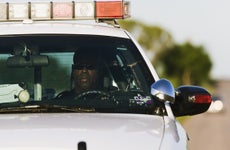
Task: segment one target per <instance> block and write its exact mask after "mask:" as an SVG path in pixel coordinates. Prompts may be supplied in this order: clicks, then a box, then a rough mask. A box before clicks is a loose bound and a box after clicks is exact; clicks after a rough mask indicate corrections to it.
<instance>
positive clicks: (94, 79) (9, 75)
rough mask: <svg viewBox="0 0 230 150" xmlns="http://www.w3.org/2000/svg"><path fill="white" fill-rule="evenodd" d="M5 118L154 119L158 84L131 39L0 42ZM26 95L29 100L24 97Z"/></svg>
mask: <svg viewBox="0 0 230 150" xmlns="http://www.w3.org/2000/svg"><path fill="white" fill-rule="evenodd" d="M0 53H1V54H0V67H1V69H0V107H1V112H4V113H5V112H24V111H26V112H43V111H44V112H53V111H54V112H55V111H90V112H119V113H122V112H124V113H151V114H152V113H153V112H152V111H153V108H154V107H158V106H159V104H158V102H156V101H155V100H154V99H153V97H152V96H151V95H150V92H149V91H150V85H151V84H152V83H153V82H154V79H153V77H152V76H151V74H150V71H149V69H148V67H147V65H146V64H145V62H144V60H143V58H142V56H141V54H140V53H139V51H138V50H137V48H136V46H135V45H134V44H133V42H132V41H131V40H130V39H124V38H114V37H104V36H89V35H87V36H86V35H15V36H4V37H0ZM22 91H24V92H25V91H26V92H28V94H25V93H24V94H22V93H23V92H22Z"/></svg>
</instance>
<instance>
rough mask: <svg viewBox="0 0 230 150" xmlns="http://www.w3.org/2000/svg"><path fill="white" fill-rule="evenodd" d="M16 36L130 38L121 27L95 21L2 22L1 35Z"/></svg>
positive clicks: (0, 26)
mask: <svg viewBox="0 0 230 150" xmlns="http://www.w3.org/2000/svg"><path fill="white" fill-rule="evenodd" d="M16 34H89V35H103V36H112V37H121V38H129V37H128V35H127V34H126V32H125V31H124V30H123V29H121V28H119V27H115V26H113V25H109V24H106V23H97V22H95V21H32V20H27V21H24V22H0V35H16Z"/></svg>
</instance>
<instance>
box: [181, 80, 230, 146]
mask: <svg viewBox="0 0 230 150" xmlns="http://www.w3.org/2000/svg"><path fill="white" fill-rule="evenodd" d="M217 92H218V94H220V95H221V96H222V98H223V100H224V104H225V110H224V112H222V113H216V114H213V113H204V114H199V115H195V116H192V117H191V118H190V119H189V120H186V121H185V122H184V123H183V126H184V128H185V130H186V131H187V133H188V136H189V138H190V140H189V144H188V148H189V149H190V150H230V81H221V82H220V83H219V84H218V86H217Z"/></svg>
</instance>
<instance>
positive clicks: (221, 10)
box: [129, 0, 230, 79]
mask: <svg viewBox="0 0 230 150" xmlns="http://www.w3.org/2000/svg"><path fill="white" fill-rule="evenodd" d="M129 1H130V7H131V11H130V13H131V19H135V20H138V21H141V22H143V23H146V24H148V25H156V26H160V27H161V28H163V29H164V30H166V31H168V32H169V33H170V34H171V35H172V37H173V38H174V40H175V41H176V43H178V44H182V43H184V42H187V41H189V42H191V43H192V44H194V45H197V46H203V47H204V49H205V50H206V52H207V53H208V55H209V56H210V59H211V61H212V63H213V68H212V70H211V77H212V78H214V79H230V67H229V66H230V60H229V57H230V42H229V40H230V17H229V15H230V1H229V0H129ZM194 63H198V62H194Z"/></svg>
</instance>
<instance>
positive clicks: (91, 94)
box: [74, 90, 110, 100]
mask: <svg viewBox="0 0 230 150" xmlns="http://www.w3.org/2000/svg"><path fill="white" fill-rule="evenodd" d="M109 97H110V95H109V94H108V93H107V92H104V91H100V90H91V91H86V92H83V93H81V94H78V95H77V96H76V97H75V98H74V99H75V100H78V99H87V98H95V99H98V98H100V99H101V100H107V99H108V98H109Z"/></svg>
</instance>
